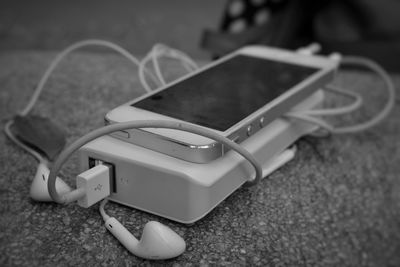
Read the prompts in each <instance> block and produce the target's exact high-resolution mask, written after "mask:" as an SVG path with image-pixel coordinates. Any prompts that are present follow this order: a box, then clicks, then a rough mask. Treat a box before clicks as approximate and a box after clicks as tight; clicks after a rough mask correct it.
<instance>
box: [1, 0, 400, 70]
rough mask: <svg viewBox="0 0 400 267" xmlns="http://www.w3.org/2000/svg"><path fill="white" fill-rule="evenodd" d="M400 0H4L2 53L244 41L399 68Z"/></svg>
mask: <svg viewBox="0 0 400 267" xmlns="http://www.w3.org/2000/svg"><path fill="white" fill-rule="evenodd" d="M399 11H400V1H398V0H382V1H375V0H348V1H343V0H303V1H290V0H202V1H196V0H169V1H162V0H146V1H138V0H118V1H111V0H85V1H77V0H70V1H68V0H35V1H29V0H13V1H12V0H2V1H0V51H7V50H10V49H11V50H15V49H34V50H60V49H61V48H64V47H66V46H67V45H69V44H71V43H73V42H76V41H78V40H82V39H88V38H98V39H106V40H109V41H112V42H116V43H117V44H119V45H121V46H123V47H124V48H126V49H128V50H129V51H130V52H132V53H133V54H135V55H144V54H145V53H146V52H147V51H148V50H149V49H150V48H151V46H152V45H153V44H155V43H165V44H167V45H169V46H171V47H174V48H177V49H180V50H183V51H184V52H186V53H188V54H189V55H190V56H192V57H193V58H196V59H210V58H215V57H218V56H221V55H223V54H226V53H228V52H230V51H232V50H234V49H237V48H238V47H241V46H243V45H246V44H254V43H256V44H267V45H272V46H278V47H285V48H290V49H294V48H298V47H299V46H304V45H307V44H309V43H310V42H313V41H316V42H318V43H321V44H322V48H323V51H322V52H323V53H330V52H332V51H339V52H343V53H345V54H358V55H363V56H367V57H370V58H372V59H375V60H377V61H378V62H379V63H381V64H383V65H384V66H385V67H386V68H388V69H389V70H395V71H399V70H400V60H398V59H399V58H400V16H398V12H399Z"/></svg>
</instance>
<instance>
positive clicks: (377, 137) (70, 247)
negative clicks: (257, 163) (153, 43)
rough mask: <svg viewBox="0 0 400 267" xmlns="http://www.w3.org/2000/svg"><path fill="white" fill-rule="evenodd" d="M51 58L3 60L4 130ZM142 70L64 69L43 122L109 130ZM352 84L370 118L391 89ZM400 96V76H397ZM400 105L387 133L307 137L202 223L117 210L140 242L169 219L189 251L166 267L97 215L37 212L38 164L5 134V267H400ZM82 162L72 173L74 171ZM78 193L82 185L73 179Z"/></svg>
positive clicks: (99, 63) (72, 130) (111, 66)
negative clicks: (147, 227) (118, 236)
mask: <svg viewBox="0 0 400 267" xmlns="http://www.w3.org/2000/svg"><path fill="white" fill-rule="evenodd" d="M53 56H54V53H51V52H30V51H25V52H24V51H15V52H3V53H0V66H1V67H0V127H1V128H2V127H3V126H4V123H5V122H6V121H7V119H9V118H10V117H11V116H12V115H13V114H14V113H15V112H16V111H17V110H19V109H21V108H22V107H23V105H24V104H25V103H26V102H27V100H28V97H29V96H30V94H31V93H32V91H33V88H34V86H35V84H36V82H37V81H38V79H39V77H40V76H41V75H42V73H43V71H44V69H45V67H46V66H47V64H48V63H49V61H50V60H51V58H52V57H53ZM135 73H136V71H135V69H134V68H133V67H132V66H131V65H130V63H129V62H127V61H126V60H125V59H121V58H120V57H118V56H116V55H112V54H108V53H106V54H103V53H101V51H100V52H98V53H86V52H82V53H77V54H74V55H72V56H70V57H69V58H68V59H67V60H66V61H65V62H64V63H63V64H62V65H61V66H60V67H59V68H58V69H57V71H56V72H55V74H54V76H53V77H52V78H51V79H50V81H49V83H48V84H47V86H46V89H45V91H44V93H43V95H42V97H41V98H40V101H39V103H38V105H37V107H36V108H35V109H34V113H36V114H42V115H47V116H49V117H51V118H52V119H53V120H54V121H56V122H57V123H58V124H59V125H62V126H63V127H65V128H66V129H67V132H68V135H69V141H72V140H74V139H76V138H77V137H78V136H81V135H82V134H84V133H87V132H88V131H90V130H91V129H94V128H96V127H98V126H101V125H102V123H103V116H104V114H105V112H107V110H109V109H110V108H112V107H115V106H117V105H118V104H120V103H123V102H126V101H127V100H128V99H131V98H134V97H137V96H139V95H140V94H141V93H142V92H143V91H142V89H141V87H140V85H139V83H138V80H137V76H136V75H134V74H135ZM340 79H341V81H342V82H346V84H348V85H349V86H350V87H353V88H355V90H357V91H359V92H363V93H364V95H365V96H366V101H367V108H366V109H364V110H362V111H361V112H360V114H356V118H358V119H362V118H363V117H364V116H368V115H369V114H372V113H373V112H374V111H375V110H376V109H377V108H379V107H381V104H382V103H383V101H384V94H383V91H382V90H380V89H378V88H379V86H381V85H382V84H381V83H380V82H379V81H378V80H377V79H376V78H375V77H373V76H371V75H367V74H365V73H358V72H348V73H346V74H345V75H342V76H340ZM394 80H395V83H396V85H397V92H398V93H400V91H399V85H400V77H399V76H398V75H397V76H394ZM399 118H400V98H399V96H397V99H396V107H395V109H394V110H393V112H392V113H391V115H390V117H388V118H387V119H386V120H385V121H384V122H383V123H382V124H380V125H379V126H378V127H376V128H374V129H372V130H369V131H367V132H364V133H360V134H356V135H342V136H332V137H330V138H325V139H310V138H309V139H305V140H302V141H299V142H298V147H299V150H298V154H297V155H296V157H295V159H294V160H293V161H292V162H290V163H289V164H287V165H286V166H284V167H283V168H282V169H280V170H279V171H277V172H275V173H274V174H272V175H271V176H270V177H269V178H268V179H264V180H262V182H261V183H260V184H259V185H258V186H256V187H251V188H245V189H239V190H237V191H236V192H235V193H234V194H233V195H231V196H230V197H228V198H227V199H226V200H225V201H224V202H223V203H222V204H220V205H219V206H218V207H217V208H215V209H214V210H213V211H212V212H211V213H210V214H208V215H207V216H206V217H205V218H203V219H202V220H200V221H199V222H197V223H195V224H193V225H189V226H187V225H182V224H179V223H174V222H172V221H168V220H165V219H160V218H158V217H156V216H153V215H150V214H146V213H143V212H140V211H137V210H133V209H130V208H127V207H124V206H121V205H117V204H109V205H108V206H107V210H108V212H109V213H110V214H112V215H113V216H115V217H116V218H117V219H119V220H120V221H121V222H122V223H123V224H124V225H125V226H126V227H127V228H128V229H129V230H130V231H132V232H133V233H134V234H135V235H136V236H139V234H140V233H141V231H142V227H143V225H144V223H145V222H147V221H149V220H153V219H154V220H160V221H161V222H163V223H165V224H167V225H168V226H170V227H171V228H172V229H174V230H175V231H177V232H178V233H179V234H180V235H181V236H182V237H183V238H184V239H185V240H186V242H187V251H186V252H185V253H184V254H183V255H182V256H180V257H178V258H176V259H173V260H169V261H165V262H158V263H157V262H149V261H144V260H141V259H139V258H137V257H135V256H133V255H131V254H129V253H128V252H127V251H126V250H125V249H124V248H123V247H122V246H121V245H120V244H119V243H118V242H117V241H116V240H115V239H114V238H113V237H112V236H111V235H110V234H109V233H108V232H107V231H106V229H105V228H104V226H103V223H102V219H101V217H100V214H99V213H98V209H97V208H98V206H97V205H96V206H94V207H92V208H90V209H83V208H80V207H78V206H77V205H72V204H71V205H68V206H60V205H55V204H40V203H34V202H32V201H31V199H30V198H29V196H28V192H29V185H30V183H31V180H32V177H33V175H34V172H35V168H36V162H35V160H34V159H33V158H32V157H30V156H29V155H28V154H26V153H25V152H24V151H22V150H21V149H19V148H18V147H16V146H15V145H13V144H12V143H11V142H10V141H8V140H7V139H6V138H5V136H4V135H3V134H2V135H0V148H1V149H0V162H1V165H2V167H1V168H0V203H1V205H0V265H1V266H32V265H33V266H54V265H59V266H69V265H74V266H82V265H87V266H99V265H102V266H109V265H116V266H121V265H127V266H133V265H149V264H154V265H157V264H158V265H159V266H164V265H174V266H180V265H186V264H189V265H199V264H200V265H201V264H203V265H207V264H210V265H231V264H235V265H260V266H266V265H272V266H298V265H304V266H399V265H400V253H399V252H400V177H399V174H400V165H399V163H400V119H399ZM76 166H77V161H76V158H73V159H72V160H70V162H69V163H68V165H67V166H65V167H64V168H63V175H64V176H65V177H72V176H73V174H76V171H75V168H76ZM66 180H67V182H68V183H70V184H71V185H72V184H73V179H72V178H67V179H66Z"/></svg>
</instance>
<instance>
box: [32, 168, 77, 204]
mask: <svg viewBox="0 0 400 267" xmlns="http://www.w3.org/2000/svg"><path fill="white" fill-rule="evenodd" d="M49 174H50V170H49V168H48V167H47V166H46V164H44V163H42V162H40V163H39V165H38V167H37V169H36V174H35V177H34V178H33V181H32V184H31V188H30V191H29V194H30V196H31V198H32V199H33V200H35V201H42V202H50V201H53V199H52V198H51V197H50V194H49V190H48V189H47V180H48V179H49ZM56 188H57V191H59V192H60V193H61V192H62V194H66V193H68V192H70V191H71V187H69V186H68V185H67V184H66V183H65V182H64V181H63V180H62V179H61V178H59V177H57V179H56Z"/></svg>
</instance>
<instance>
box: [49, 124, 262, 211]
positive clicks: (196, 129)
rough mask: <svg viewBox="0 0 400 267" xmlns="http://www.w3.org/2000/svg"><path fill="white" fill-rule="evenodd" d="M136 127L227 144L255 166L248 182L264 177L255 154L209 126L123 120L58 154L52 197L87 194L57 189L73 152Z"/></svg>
mask: <svg viewBox="0 0 400 267" xmlns="http://www.w3.org/2000/svg"><path fill="white" fill-rule="evenodd" d="M135 128H166V129H175V130H180V131H185V132H190V133H194V134H198V135H201V136H204V137H207V138H210V139H213V140H215V141H218V142H220V143H222V144H223V145H225V146H227V147H228V148H229V149H231V150H234V151H236V152H237V153H239V154H240V155H242V156H243V157H244V158H245V159H247V160H248V161H249V162H250V164H251V165H253V166H254V169H255V177H254V178H250V179H249V180H248V183H250V184H256V183H258V181H260V179H261V178H262V168H261V166H260V164H259V163H258V162H257V160H256V159H255V158H254V156H253V155H252V154H251V153H250V152H248V151H247V150H246V149H244V148H243V147H242V146H240V145H239V144H237V143H235V142H234V141H232V140H230V139H228V138H227V137H224V136H222V135H220V134H218V133H216V132H214V131H212V130H209V129H207V128H203V127H200V126H196V125H192V124H189V123H183V122H175V121H164V120H145V121H141V120H137V121H130V122H122V123H115V124H111V125H107V126H104V127H101V128H98V129H96V130H93V131H91V132H90V133H88V134H86V135H84V136H82V137H81V138H79V139H77V140H76V141H75V142H73V143H72V144H71V145H69V146H68V147H67V148H66V149H64V150H63V151H62V152H61V154H60V155H59V156H58V158H57V159H56V161H55V162H54V164H53V166H52V168H51V170H50V174H49V179H48V182H47V184H48V190H49V194H50V196H51V198H52V199H53V200H54V201H55V202H57V203H60V204H66V203H70V202H73V201H76V200H78V199H80V198H82V197H84V195H85V191H84V189H82V188H77V189H75V190H73V191H71V192H69V193H67V194H64V195H60V194H59V192H57V189H56V177H57V174H58V172H59V171H60V169H61V167H62V165H63V164H64V163H65V162H66V161H67V160H68V158H69V157H70V156H71V155H72V153H73V152H75V151H76V150H78V149H79V148H80V147H82V146H84V145H85V144H87V143H88V142H90V141H92V140H94V139H96V138H98V137H101V136H103V135H107V134H110V133H113V132H116V131H122V130H126V129H135Z"/></svg>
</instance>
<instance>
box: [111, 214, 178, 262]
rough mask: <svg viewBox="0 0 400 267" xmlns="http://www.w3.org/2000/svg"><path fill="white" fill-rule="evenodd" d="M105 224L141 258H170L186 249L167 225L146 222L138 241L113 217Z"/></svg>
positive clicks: (124, 244)
mask: <svg viewBox="0 0 400 267" xmlns="http://www.w3.org/2000/svg"><path fill="white" fill-rule="evenodd" d="M105 226H106V228H107V229H108V230H109V231H110V232H111V233H112V234H113V235H114V236H115V238H117V239H118V240H119V241H120V242H121V243H122V245H123V246H124V247H125V248H126V249H128V250H129V251H130V252H131V253H132V254H134V255H136V256H138V257H141V258H145V259H151V260H164V259H170V258H174V257H177V256H179V255H181V254H182V253H183V252H184V251H185V249H186V243H185V241H184V240H183V239H182V238H181V237H180V236H179V235H178V234H177V233H175V232H174V231H172V230H171V229H170V228H169V227H167V226H165V225H163V224H161V223H159V222H155V221H151V222H148V223H147V224H146V225H145V227H144V230H143V234H142V237H141V239H140V241H138V240H137V239H136V238H135V237H134V236H133V235H132V234H131V233H130V232H129V231H128V230H127V229H126V228H125V227H124V226H123V225H122V224H121V223H120V222H119V221H117V220H116V219H115V218H114V217H110V218H108V219H107V220H106V221H105Z"/></svg>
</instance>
